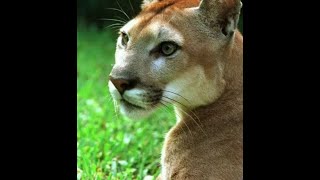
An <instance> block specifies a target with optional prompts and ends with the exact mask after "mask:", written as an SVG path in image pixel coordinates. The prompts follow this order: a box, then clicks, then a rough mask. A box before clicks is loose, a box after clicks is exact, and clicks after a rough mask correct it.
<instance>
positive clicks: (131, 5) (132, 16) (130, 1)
mask: <svg viewBox="0 0 320 180" xmlns="http://www.w3.org/2000/svg"><path fill="white" fill-rule="evenodd" d="M129 4H130V6H131V9H132V12H133V14H134V15H135V14H136V13H135V12H134V9H133V6H132V4H131V0H129ZM132 17H133V16H132Z"/></svg>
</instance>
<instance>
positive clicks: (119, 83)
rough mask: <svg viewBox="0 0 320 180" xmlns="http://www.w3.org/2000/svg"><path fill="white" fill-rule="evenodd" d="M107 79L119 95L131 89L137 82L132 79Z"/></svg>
mask: <svg viewBox="0 0 320 180" xmlns="http://www.w3.org/2000/svg"><path fill="white" fill-rule="evenodd" d="M109 79H110V81H111V82H112V84H113V85H114V86H115V87H116V88H117V90H118V91H119V93H120V94H121V95H122V94H123V93H124V91H126V90H130V89H133V88H134V87H135V86H136V84H137V80H134V79H123V78H114V77H112V76H109Z"/></svg>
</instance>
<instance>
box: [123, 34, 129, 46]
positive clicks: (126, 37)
mask: <svg viewBox="0 0 320 180" xmlns="http://www.w3.org/2000/svg"><path fill="white" fill-rule="evenodd" d="M128 41H129V36H128V34H126V33H125V32H121V44H122V45H123V46H126V45H127V44H128Z"/></svg>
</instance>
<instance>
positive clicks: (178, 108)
mask: <svg viewBox="0 0 320 180" xmlns="http://www.w3.org/2000/svg"><path fill="white" fill-rule="evenodd" d="M162 97H164V98H167V99H170V100H171V101H174V102H176V103H178V104H180V105H182V106H184V107H185V108H186V109H188V108H187V106H185V105H184V104H182V103H180V102H179V101H176V100H174V99H171V98H169V97H166V96H162ZM176 107H177V108H178V109H179V110H181V111H182V112H183V113H184V114H186V115H187V116H189V117H190V118H191V119H192V120H193V121H194V122H195V123H196V124H197V126H198V127H199V128H200V130H201V131H202V132H203V133H204V134H205V135H206V136H207V134H206V133H205V132H204V130H203V128H202V127H201V126H200V125H199V123H201V121H200V119H199V117H198V116H197V115H196V114H195V113H194V112H193V111H192V110H190V112H191V113H192V114H193V115H194V116H195V117H196V118H197V119H198V121H199V123H198V122H197V121H196V120H195V119H194V118H193V117H192V116H191V115H190V114H189V113H187V112H186V111H184V110H183V109H182V108H179V107H178V106H176Z"/></svg>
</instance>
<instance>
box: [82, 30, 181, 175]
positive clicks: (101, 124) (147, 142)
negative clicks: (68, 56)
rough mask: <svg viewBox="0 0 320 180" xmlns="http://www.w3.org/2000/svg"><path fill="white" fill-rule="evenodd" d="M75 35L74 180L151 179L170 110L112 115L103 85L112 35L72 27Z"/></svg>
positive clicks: (111, 59)
mask: <svg viewBox="0 0 320 180" xmlns="http://www.w3.org/2000/svg"><path fill="white" fill-rule="evenodd" d="M113 34H114V33H113ZM77 36H78V53H77V55H78V56H77V58H78V59H77V61H78V62H77V71H78V78H77V103H78V105H77V106H78V107H77V167H78V174H77V175H78V179H83V180H91V179H92V180H94V179H108V180H114V179H119V180H120V179H121V180H123V179H143V177H144V176H146V175H153V176H154V177H156V176H157V175H158V174H159V172H160V167H159V163H160V152H161V147H162V143H163V140H164V135H165V133H166V132H167V131H168V130H169V128H170V127H171V126H172V125H173V124H174V123H175V117H174V114H173V111H172V109H170V110H169V111H170V112H168V110H164V109H160V110H159V111H157V112H156V113H155V114H153V115H152V116H151V117H149V118H147V119H144V120H139V121H134V120H130V119H126V118H124V117H122V116H121V115H119V114H118V115H117V113H115V110H114V106H113V102H112V100H111V97H110V95H109V92H108V83H107V82H108V75H109V73H110V70H111V68H112V66H111V65H112V64H113V63H114V51H115V41H116V39H115V37H114V35H112V33H110V32H99V31H97V30H95V29H94V28H91V29H84V28H78V34H77Z"/></svg>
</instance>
